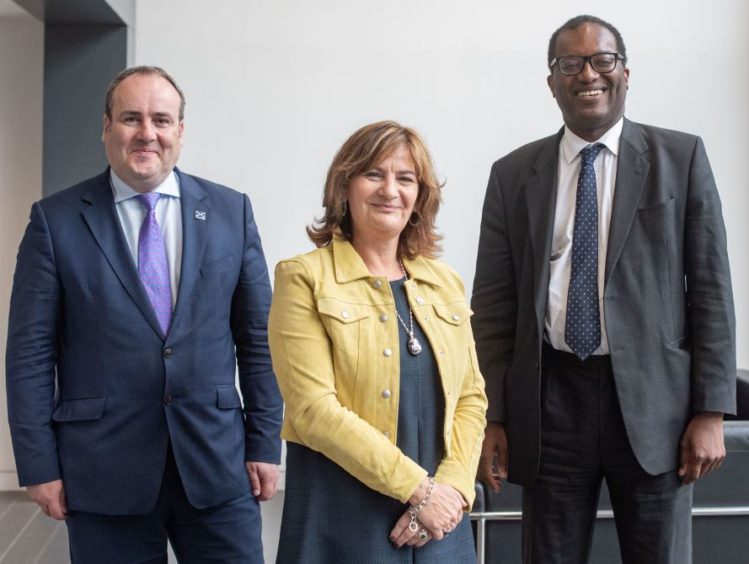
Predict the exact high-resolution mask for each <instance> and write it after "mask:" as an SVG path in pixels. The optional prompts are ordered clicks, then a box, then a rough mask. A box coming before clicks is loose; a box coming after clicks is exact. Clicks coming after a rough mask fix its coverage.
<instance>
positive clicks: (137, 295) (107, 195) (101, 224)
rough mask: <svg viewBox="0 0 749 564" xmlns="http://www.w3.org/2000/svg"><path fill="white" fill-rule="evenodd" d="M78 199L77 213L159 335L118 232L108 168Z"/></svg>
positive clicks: (158, 327)
mask: <svg viewBox="0 0 749 564" xmlns="http://www.w3.org/2000/svg"><path fill="white" fill-rule="evenodd" d="M82 199H83V201H84V202H86V204H88V205H87V207H85V208H84V209H83V211H82V212H81V215H83V219H84V221H85V222H86V224H87V225H88V228H89V229H90V230H91V233H92V235H93V236H94V238H95V239H96V242H97V243H98V245H99V247H100V248H101V250H102V252H103V253H104V256H105V257H106V258H107V261H108V262H109V264H110V265H111V266H112V269H113V270H114V272H115V274H116V275H117V278H119V280H120V282H121V283H122V285H123V286H124V288H125V290H126V291H127V293H128V294H129V295H130V297H131V298H132V300H133V301H134V302H135V305H136V306H138V309H140V311H141V312H142V313H143V315H144V316H145V318H146V319H147V320H148V323H149V324H150V325H151V327H152V328H153V330H154V331H156V333H157V334H158V335H160V336H162V337H163V333H162V331H161V327H160V326H159V321H158V319H157V318H156V314H155V313H154V312H153V308H152V307H151V302H150V301H149V300H148V296H147V295H146V291H145V290H144V289H143V285H142V284H141V282H140V278H139V277H138V270H137V266H136V265H135V263H134V262H133V257H132V255H131V254H130V249H129V248H128V246H127V241H126V240H125V235H124V233H123V232H122V226H121V224H120V218H119V216H118V215H117V210H116V209H115V205H114V196H113V194H112V187H111V185H110V183H109V169H107V170H106V172H104V173H103V174H102V175H101V176H99V178H98V179H97V183H96V185H95V186H93V187H92V188H91V189H90V190H89V191H88V192H87V193H86V194H84V195H83V197H82Z"/></svg>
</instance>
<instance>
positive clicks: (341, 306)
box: [317, 298, 370, 323]
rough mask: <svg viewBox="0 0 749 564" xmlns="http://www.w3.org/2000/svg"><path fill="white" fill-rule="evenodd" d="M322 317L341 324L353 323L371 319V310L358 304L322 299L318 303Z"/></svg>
mask: <svg viewBox="0 0 749 564" xmlns="http://www.w3.org/2000/svg"><path fill="white" fill-rule="evenodd" d="M317 311H319V312H320V315H325V316H327V317H332V318H333V319H336V320H338V321H340V322H341V323H353V322H354V321H359V320H361V319H365V318H367V317H369V313H370V312H369V308H368V307H363V306H360V305H356V304H348V303H346V302H342V301H340V300H334V299H331V298H322V299H320V300H318V302H317Z"/></svg>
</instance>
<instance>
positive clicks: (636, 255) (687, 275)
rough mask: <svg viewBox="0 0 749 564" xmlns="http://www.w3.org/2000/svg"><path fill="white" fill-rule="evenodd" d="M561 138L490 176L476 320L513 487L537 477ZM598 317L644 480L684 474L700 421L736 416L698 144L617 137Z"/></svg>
mask: <svg viewBox="0 0 749 564" xmlns="http://www.w3.org/2000/svg"><path fill="white" fill-rule="evenodd" d="M561 135H562V131H560V132H558V133H557V134H556V135H553V136H550V137H547V138H545V139H541V140H538V141H535V142H533V143H530V144H528V145H525V146H523V147H521V148H519V149H517V150H516V151H514V152H512V153H510V154H509V155H507V156H505V157H503V158H502V159H500V160H498V161H497V162H496V163H494V166H493V167H492V171H491V176H490V178H489V185H488V187H487V191H486V199H485V202H484V209H483V217H482V221H481V237H480V242H479V251H478V260H477V266H476V277H475V281H474V288H473V301H472V307H473V309H474V311H475V315H474V317H473V329H474V333H475V338H476V343H477V347H476V348H477V353H478V356H479V362H480V365H481V371H482V373H483V374H484V377H485V378H486V383H487V393H488V395H489V404H490V406H489V413H488V419H489V421H496V422H501V423H504V425H505V427H506V429H507V433H508V441H509V473H510V480H511V481H514V482H517V483H520V484H524V485H528V484H530V483H532V482H533V480H534V479H535V477H536V473H537V470H538V464H539V446H540V445H539V440H540V439H539V437H540V425H541V422H540V420H539V401H540V375H541V346H542V342H543V332H544V317H545V312H546V302H547V293H548V285H549V256H550V252H551V241H552V230H553V222H554V210H555V201H556V186H557V180H556V177H557V155H558V150H559V140H560V138H561ZM603 300H604V302H603V303H604V306H603V308H604V314H605V316H606V327H607V335H608V339H609V345H610V352H611V363H612V367H613V373H614V379H615V382H616V388H617V392H618V395H619V402H620V404H621V409H622V415H623V417H624V423H625V426H626V428H627V433H628V436H629V438H630V441H631V443H632V448H633V450H634V453H635V456H636V457H637V459H638V461H639V462H640V464H641V465H642V467H643V468H644V469H645V470H646V471H647V472H649V473H650V474H659V473H662V472H666V471H669V470H673V469H674V468H676V467H677V466H678V456H679V448H678V445H679V439H680V437H681V435H682V433H683V431H684V429H685V427H686V424H687V422H688V420H689V418H690V417H691V415H692V414H693V413H694V412H696V411H700V410H707V411H717V412H723V413H733V412H734V411H735V403H736V392H735V381H736V352H735V319H734V310H733V296H732V292H731V277H730V271H729V266H728V256H727V251H726V234H725V227H724V225H723V218H722V214H721V205H720V199H719V197H718V191H717V189H716V186H715V181H714V179H713V175H712V171H711V169H710V164H709V162H708V159H707V155H706V153H705V149H704V146H703V144H702V141H701V139H700V138H699V137H695V136H693V135H688V134H685V133H680V132H676V131H669V130H665V129H660V128H656V127H651V126H646V125H640V124H636V123H633V122H630V121H628V120H625V122H624V128H623V130H622V136H621V142H620V152H619V156H618V167H617V177H616V188H615V195H614V204H613V213H612V217H611V224H610V231H609V247H608V253H607V259H606V273H605V289H604V296H603Z"/></svg>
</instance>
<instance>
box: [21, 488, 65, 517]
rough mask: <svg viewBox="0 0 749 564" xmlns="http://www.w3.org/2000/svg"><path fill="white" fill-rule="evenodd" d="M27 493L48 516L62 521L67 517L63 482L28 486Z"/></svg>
mask: <svg viewBox="0 0 749 564" xmlns="http://www.w3.org/2000/svg"><path fill="white" fill-rule="evenodd" d="M26 491H27V492H28V494H29V497H30V498H31V499H33V500H34V501H35V502H36V503H37V505H39V507H41V508H42V511H44V513H45V514H46V515H48V516H50V517H52V518H53V519H58V520H60V521H62V520H63V519H65V517H66V516H67V514H68V506H67V505H66V504H65V488H63V487H62V480H54V481H52V482H45V483H43V484H36V485H34V486H28V487H27V488H26Z"/></svg>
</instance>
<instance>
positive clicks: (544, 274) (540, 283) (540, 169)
mask: <svg viewBox="0 0 749 564" xmlns="http://www.w3.org/2000/svg"><path fill="white" fill-rule="evenodd" d="M561 135H562V132H561V131H560V133H559V134H558V135H556V136H555V137H553V138H550V139H549V141H548V142H547V143H546V144H545V145H544V147H543V148H542V149H541V151H540V152H539V154H538V158H537V159H536V162H535V163H533V171H534V172H533V174H532V175H531V176H530V177H529V178H528V181H527V182H526V201H527V206H528V226H529V231H530V241H531V250H532V253H533V269H534V273H533V281H534V284H535V293H534V306H535V310H536V318H537V319H539V320H541V324H540V326H541V328H543V319H544V317H545V315H546V301H547V296H548V289H549V256H550V255H551V239H552V232H553V230H554V209H555V206H556V194H557V190H556V188H557V158H558V154H559V139H560V137H561Z"/></svg>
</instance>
